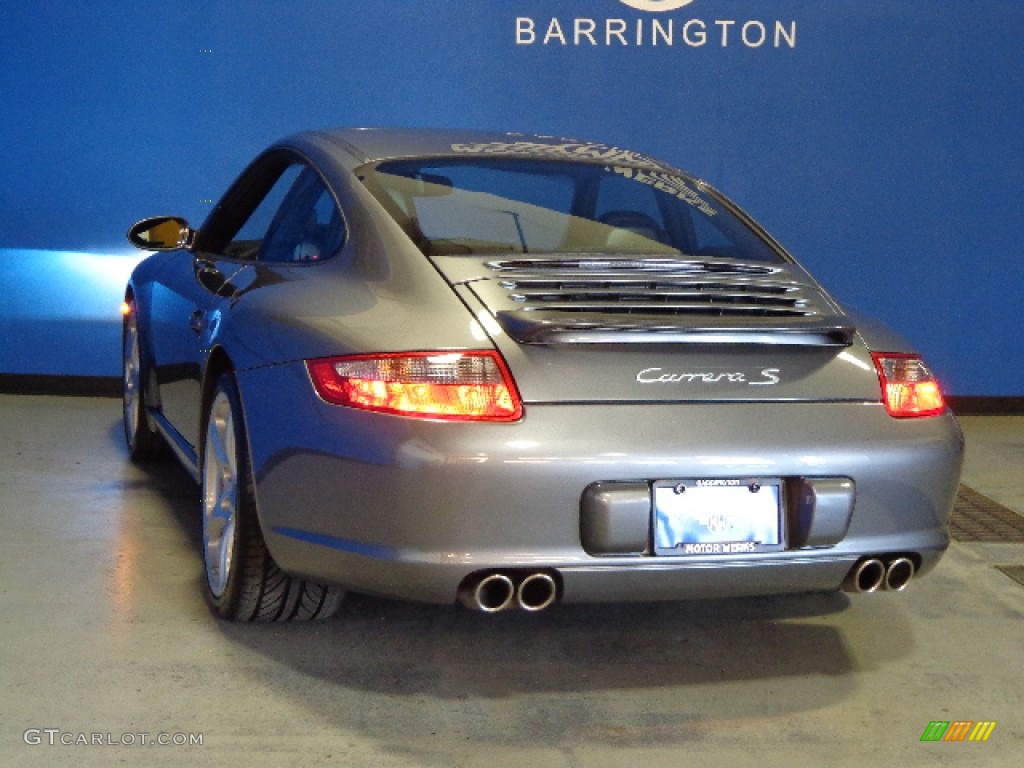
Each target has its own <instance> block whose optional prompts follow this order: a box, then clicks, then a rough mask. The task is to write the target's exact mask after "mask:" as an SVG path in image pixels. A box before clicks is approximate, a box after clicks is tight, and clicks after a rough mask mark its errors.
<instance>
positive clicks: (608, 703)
mask: <svg viewBox="0 0 1024 768" xmlns="http://www.w3.org/2000/svg"><path fill="white" fill-rule="evenodd" d="M119 407H120V404H119V402H118V401H117V400H111V399H102V398H100V399H90V398H62V397H27V396H22V397H19V396H13V395H0V437H2V439H0V610H2V613H3V642H2V643H0V724H2V732H0V765H3V766H12V768H13V766H18V768H22V767H23V766H37V765H38V766H56V765H69V766H113V765H144V766H181V765H202V766H232V765H246V766H264V765H266V766H271V765H272V766H326V765H340V766H367V767H373V768H385V767H388V766H452V767H454V766H465V767H466V768H468V767H470V766H486V767H487V768H498V767H501V766H517V767H518V766H528V767H529V768H547V767H548V766H552V767H555V766H557V767H559V768H563V767H564V768H571V767H575V766H587V767H590V766H594V767H595V768H596V767H607V768H623V767H624V766H625V767H628V766H645V767H646V768H654V767H656V766H691V765H693V766H728V767H729V768H743V767H744V766H757V767H758V768H763V766H772V765H780V766H781V765H786V766H815V768H818V767H819V766H824V765H830V766H831V765H835V766H858V767H860V766H864V765H866V764H879V765H892V766H933V765H939V766H945V765H977V766H1011V765H1013V766H1017V765H1020V762H1019V759H1020V755H1021V754H1024V586H1021V585H1020V584H1018V583H1017V582H1015V581H1014V580H1012V579H1011V578H1009V577H1008V576H1007V575H1006V574H1004V573H1003V572H1002V571H1000V570H998V569H997V568H995V567H994V566H996V565H1003V564H1010V565H1013V564H1017V565H1021V564H1024V544H1020V543H1016V544H1015V543H962V542H954V543H953V545H952V547H951V549H950V552H949V554H948V555H947V556H946V558H945V559H944V560H943V562H942V563H941V564H940V565H939V567H938V568H937V570H936V571H935V572H934V573H933V574H931V575H929V576H927V577H926V578H923V579H921V581H920V582H915V583H913V584H911V586H910V588H909V589H908V590H907V591H906V592H904V593H882V594H875V595H857V596H847V595H844V594H839V593H837V594H834V595H816V596H796V597H786V598H773V599H767V600H765V599H760V600H730V601H711V602H697V603H673V604H663V605H653V606H652V605H648V606H587V607H581V606H564V607H557V608H555V609H553V610H550V611H548V612H546V613H543V614H541V615H539V616H527V615H518V614H517V615H508V616H506V615H501V616H498V617H495V618H489V617H485V616H481V615H476V614H472V613H469V612H467V611H464V610H461V609H456V608H454V607H452V608H447V607H432V606H419V605H409V604H401V603H394V602H388V601H384V600H376V599H371V598H365V597H360V598H351V599H349V601H348V602H347V603H346V606H345V607H344V609H343V611H342V614H341V615H340V616H339V617H338V618H336V619H334V620H331V621H329V622H325V623H318V624H312V625H304V626H282V627H275V626H234V625H229V624H225V623H221V622H218V621H215V620H214V619H213V618H211V616H210V614H209V613H208V612H207V610H206V608H205V606H204V604H203V601H202V598H201V593H200V590H199V579H200V577H201V571H200V563H199V554H198V544H197V542H198V529H197V501H196V498H197V493H196V489H195V487H194V486H192V485H190V482H189V480H188V479H187V477H186V476H185V475H184V473H183V472H181V471H180V470H178V469H177V468H176V467H175V465H173V464H166V465H161V466H157V467H154V468H152V469H148V470H145V471H143V470H142V469H139V468H137V467H135V466H133V465H132V464H130V463H129V462H128V461H127V460H126V458H125V452H124V449H123V447H122V443H121V434H120V423H119V416H120V414H119ZM963 422H964V427H965V430H966V432H967V435H968V445H969V449H968V463H967V470H966V474H965V478H964V480H965V483H967V484H968V485H970V486H972V487H973V488H974V489H976V490H977V491H980V492H981V493H983V494H985V495H987V496H990V497H991V498H993V499H995V500H996V501H998V502H1000V503H1002V504H1003V505H1006V506H1008V507H1010V508H1012V509H1013V510H1015V511H1016V512H1018V513H1024V471H1022V469H1024V417H973V418H967V419H964V420H963ZM958 720H960V721H994V722H996V726H995V728H994V730H993V731H992V732H991V735H990V737H989V739H988V741H986V742H968V741H964V742H934V743H932V742H922V741H921V736H922V734H923V733H924V731H925V729H926V728H927V727H928V725H929V723H930V722H931V721H958ZM143 734H146V735H145V736H143ZM158 738H159V739H161V740H163V741H170V742H171V743H170V744H168V745H153V742H154V741H156V740H157V739H158ZM200 739H201V741H202V743H201V744H192V745H188V744H187V743H186V744H181V743H175V742H182V741H184V742H188V741H189V740H192V741H197V740H200ZM94 741H95V742H96V743H93V742H94ZM143 741H145V742H146V743H145V744H143ZM62 742H72V743H70V744H64V743H62ZM82 742H86V743H82Z"/></svg>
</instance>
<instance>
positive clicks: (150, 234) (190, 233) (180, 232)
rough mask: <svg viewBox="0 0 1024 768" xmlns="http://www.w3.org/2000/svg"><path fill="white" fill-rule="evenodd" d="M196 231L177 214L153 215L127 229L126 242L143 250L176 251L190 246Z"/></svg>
mask: <svg viewBox="0 0 1024 768" xmlns="http://www.w3.org/2000/svg"><path fill="white" fill-rule="evenodd" d="M195 237H196V232H195V230H194V229H192V227H190V226H189V224H188V222H187V221H186V220H185V219H182V218H180V217H178V216H153V217H151V218H148V219H143V220H142V221H139V222H136V223H135V224H133V225H132V228H131V229H129V230H128V242H130V243H131V244H132V245H134V246H135V247H136V248H141V249H142V250H144V251H176V250H178V249H180V248H190V247H192V243H193V242H194V241H195Z"/></svg>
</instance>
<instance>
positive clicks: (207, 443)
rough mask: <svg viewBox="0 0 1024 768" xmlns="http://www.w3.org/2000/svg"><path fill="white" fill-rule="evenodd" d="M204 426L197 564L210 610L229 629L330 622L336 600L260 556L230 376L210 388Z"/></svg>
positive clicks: (330, 590) (333, 592)
mask: <svg viewBox="0 0 1024 768" xmlns="http://www.w3.org/2000/svg"><path fill="white" fill-rule="evenodd" d="M205 424H206V428H205V433H204V438H203V445H202V462H201V478H202V511H203V561H204V564H205V571H206V585H205V592H206V599H207V602H208V603H209V605H210V608H211V609H212V611H213V612H214V614H215V615H217V616H218V617H220V618H223V619H229V620H231V621H260V622H264V621H268V622H269V621H292V620H308V619H325V618H329V617H330V616H333V615H334V614H335V613H336V612H337V610H338V608H339V606H340V604H341V600H342V598H343V597H344V592H343V591H342V590H340V589H339V588H337V587H331V586H325V585H322V584H316V583H314V582H310V581H306V580H303V579H298V578H295V577H292V576H289V575H288V574H286V573H284V572H283V571H282V570H281V569H280V568H279V567H278V565H277V563H276V562H274V558H273V557H272V556H271V554H270V552H269V551H268V549H267V545H266V542H265V541H264V539H263V533H262V531H261V530H260V525H259V520H258V517H257V514H256V502H255V496H254V491H253V480H252V469H251V466H250V463H249V454H248V447H247V446H248V442H247V440H246V432H245V421H244V415H243V412H242V406H241V399H240V398H239V395H238V388H237V386H236V385H235V381H234V378H233V377H232V376H231V375H229V374H224V375H223V376H221V377H220V378H219V379H218V380H217V384H216V387H215V389H214V392H213V396H212V398H211V399H210V405H209V408H208V410H207V413H206V421H205Z"/></svg>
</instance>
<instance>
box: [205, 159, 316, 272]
mask: <svg viewBox="0 0 1024 768" xmlns="http://www.w3.org/2000/svg"><path fill="white" fill-rule="evenodd" d="M301 172H302V166H301V165H299V164H297V163H293V164H292V165H289V166H287V167H286V168H285V169H284V170H283V171H282V172H281V173H280V175H279V176H278V177H277V180H276V181H274V182H273V185H272V186H271V187H270V189H269V190H267V192H266V194H265V195H263V198H262V199H261V200H260V201H259V203H258V204H257V205H256V207H255V208H254V209H253V210H252V213H250V214H249V216H248V218H247V219H246V220H245V222H244V223H243V224H242V225H241V227H240V228H239V229H238V230H237V231H236V232H235V233H234V236H233V237H231V240H230V242H228V243H227V244H226V245H225V246H224V248H223V253H224V255H225V256H228V257H230V258H233V259H255V258H256V256H257V254H258V253H259V252H260V249H261V247H262V246H263V239H264V238H265V237H266V235H267V231H268V230H269V229H270V224H271V222H272V221H273V220H274V216H275V214H276V213H277V212H278V210H279V209H280V208H281V204H282V203H283V202H284V199H285V196H286V195H287V194H288V190H289V189H291V188H292V186H293V185H294V184H295V180H296V179H297V178H298V176H299V174H300V173H301Z"/></svg>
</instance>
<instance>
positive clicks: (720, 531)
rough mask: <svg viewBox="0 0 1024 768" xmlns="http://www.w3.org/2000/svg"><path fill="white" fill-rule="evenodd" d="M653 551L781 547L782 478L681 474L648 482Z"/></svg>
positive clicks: (698, 553)
mask: <svg viewBox="0 0 1024 768" xmlns="http://www.w3.org/2000/svg"><path fill="white" fill-rule="evenodd" d="M651 496H652V518H653V519H652V521H651V524H652V531H653V539H654V542H653V543H654V554H655V555H658V556H664V557H707V556H715V555H728V556H737V555H745V554H759V553H765V552H778V551H781V550H784V549H785V548H786V525H785V520H786V516H785V514H784V511H785V484H784V482H783V480H782V479H781V478H777V477H770V478H760V477H758V478H682V479H674V480H658V481H656V482H654V483H653V484H652V487H651Z"/></svg>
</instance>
